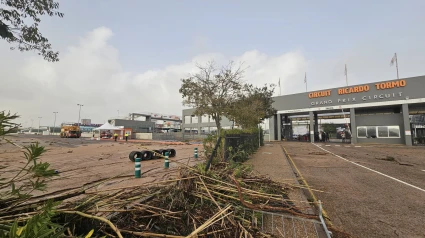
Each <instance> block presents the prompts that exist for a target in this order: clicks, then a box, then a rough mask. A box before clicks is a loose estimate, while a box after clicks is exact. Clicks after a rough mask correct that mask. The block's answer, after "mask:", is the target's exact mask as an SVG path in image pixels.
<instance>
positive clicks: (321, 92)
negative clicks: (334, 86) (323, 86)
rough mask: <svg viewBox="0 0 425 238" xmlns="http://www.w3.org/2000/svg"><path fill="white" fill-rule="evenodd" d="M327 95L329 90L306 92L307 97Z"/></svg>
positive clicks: (329, 94) (329, 92)
mask: <svg viewBox="0 0 425 238" xmlns="http://www.w3.org/2000/svg"><path fill="white" fill-rule="evenodd" d="M328 96H331V90H325V91H319V92H313V93H309V94H308V97H309V98H320V97H328Z"/></svg>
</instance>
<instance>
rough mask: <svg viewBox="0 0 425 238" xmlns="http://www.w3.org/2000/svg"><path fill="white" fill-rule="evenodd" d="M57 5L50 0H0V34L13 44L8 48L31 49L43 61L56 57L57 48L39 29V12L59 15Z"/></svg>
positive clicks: (54, 59) (52, 59)
mask: <svg viewBox="0 0 425 238" xmlns="http://www.w3.org/2000/svg"><path fill="white" fill-rule="evenodd" d="M57 9H59V3H57V2H55V1H53V0H0V37H1V38H2V39H4V40H6V41H7V42H8V43H11V44H14V45H15V46H12V47H11V49H12V50H14V49H16V48H17V49H19V50H20V51H32V50H35V51H38V54H39V55H42V56H43V57H44V59H45V60H47V61H50V62H56V61H59V58H58V55H59V52H54V51H53V50H52V46H51V44H50V43H49V41H48V39H47V38H46V37H44V36H43V35H42V34H41V32H40V31H39V24H40V22H41V16H42V15H48V16H58V17H63V15H64V14H63V13H60V12H58V11H56V10H57ZM28 18H29V19H28ZM28 22H32V25H29V24H28Z"/></svg>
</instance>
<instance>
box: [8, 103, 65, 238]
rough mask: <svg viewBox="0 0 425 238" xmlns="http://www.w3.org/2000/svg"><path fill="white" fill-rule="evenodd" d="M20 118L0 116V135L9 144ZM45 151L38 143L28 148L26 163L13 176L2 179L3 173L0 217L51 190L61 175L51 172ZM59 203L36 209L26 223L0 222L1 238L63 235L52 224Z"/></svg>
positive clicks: (61, 228) (47, 204)
mask: <svg viewBox="0 0 425 238" xmlns="http://www.w3.org/2000/svg"><path fill="white" fill-rule="evenodd" d="M17 118H18V116H17V115H16V114H14V115H11V114H10V113H7V114H6V113H4V111H3V112H1V113H0V135H1V136H2V137H3V139H5V140H6V141H7V142H8V143H12V142H11V141H9V140H8V139H7V138H6V137H5V136H6V135H8V134H10V132H11V129H13V128H16V127H17V126H18V124H17V123H14V122H13V120H15V119H17ZM45 152H46V149H45V148H44V147H43V146H40V145H39V144H38V143H35V144H31V145H29V146H24V147H23V154H24V158H25V160H26V163H24V165H23V166H22V167H21V168H20V169H18V171H17V172H16V174H15V175H14V176H12V177H9V178H2V177H1V176H2V175H4V174H2V173H0V191H1V192H0V217H3V216H8V215H9V214H10V213H14V212H16V211H15V210H14V209H15V208H17V207H18V206H19V205H22V204H23V203H24V202H26V201H27V200H28V199H29V198H31V196H32V193H33V191H35V190H39V191H44V190H45V189H46V187H47V183H46V182H47V179H49V178H51V177H53V176H57V174H56V173H55V171H54V170H53V169H50V164H49V163H46V162H41V161H40V157H41V156H42V155H43V153H45ZM3 168H7V166H4V167H3ZM57 204H58V203H54V202H53V201H48V202H47V203H46V204H45V205H44V206H43V207H41V208H39V207H38V208H35V209H34V210H32V212H33V213H34V215H32V216H31V217H30V218H29V219H25V221H18V220H15V221H14V222H10V221H7V219H6V220H3V219H0V237H11V238H15V237H16V238H17V237H24V238H33V237H61V236H63V227H62V226H61V225H58V224H55V223H54V222H52V217H53V216H54V215H55V214H56V213H55V207H56V206H57Z"/></svg>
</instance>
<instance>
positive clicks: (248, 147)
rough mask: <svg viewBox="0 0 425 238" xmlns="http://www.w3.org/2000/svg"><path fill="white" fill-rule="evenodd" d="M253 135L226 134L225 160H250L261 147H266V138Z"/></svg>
mask: <svg viewBox="0 0 425 238" xmlns="http://www.w3.org/2000/svg"><path fill="white" fill-rule="evenodd" d="M261 133H262V132H260V134H257V133H252V134H228V135H227V134H225V135H224V160H225V161H227V160H229V159H233V160H234V161H240V160H244V159H246V158H248V156H247V155H250V154H252V153H253V152H254V151H256V150H257V149H258V148H259V147H260V146H262V145H264V136H261Z"/></svg>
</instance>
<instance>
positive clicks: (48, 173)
mask: <svg viewBox="0 0 425 238" xmlns="http://www.w3.org/2000/svg"><path fill="white" fill-rule="evenodd" d="M44 152H46V149H45V148H44V147H43V146H39V144H38V143H35V144H31V145H29V146H25V147H24V152H23V153H24V157H25V159H26V164H25V165H24V166H23V167H22V168H21V169H20V170H19V171H18V172H17V173H16V175H15V176H14V177H12V178H10V179H8V180H6V179H5V178H2V179H1V182H0V189H4V188H7V187H9V188H10V190H6V191H4V192H0V195H1V198H0V205H2V204H5V203H7V204H9V206H11V205H10V203H9V201H10V200H11V199H15V198H18V199H27V198H29V197H31V195H30V194H31V192H32V191H34V190H39V191H44V190H45V189H46V186H47V184H46V179H47V178H51V177H53V176H57V174H56V173H55V171H54V170H53V169H50V164H49V163H46V162H44V163H43V162H40V161H39V159H40V156H41V155H42V154H43V153H44ZM0 176H1V175H0ZM0 178H1V177H0ZM17 184H19V185H18V186H17ZM18 201H19V200H18Z"/></svg>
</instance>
